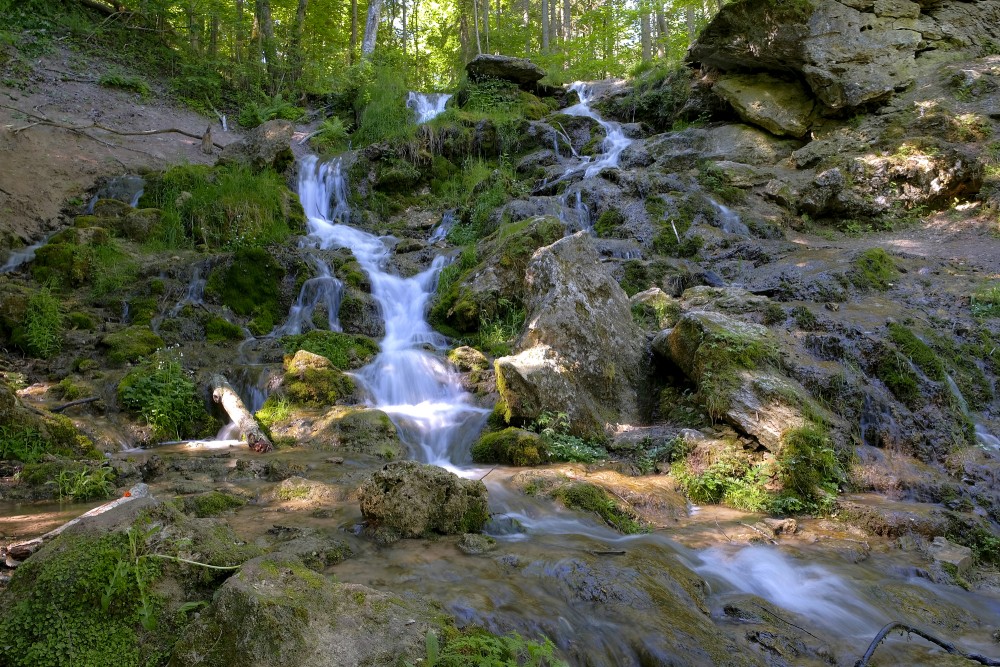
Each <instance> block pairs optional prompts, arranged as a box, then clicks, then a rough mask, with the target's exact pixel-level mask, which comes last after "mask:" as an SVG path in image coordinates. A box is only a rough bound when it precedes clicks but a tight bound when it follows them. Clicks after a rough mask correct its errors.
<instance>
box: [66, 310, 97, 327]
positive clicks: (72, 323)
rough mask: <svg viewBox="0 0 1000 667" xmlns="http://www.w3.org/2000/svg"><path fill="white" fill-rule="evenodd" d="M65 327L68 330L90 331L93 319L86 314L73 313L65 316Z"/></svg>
mask: <svg viewBox="0 0 1000 667" xmlns="http://www.w3.org/2000/svg"><path fill="white" fill-rule="evenodd" d="M66 326H67V327H69V328H70V329H75V330H83V331H90V330H91V329H93V328H94V318H92V317H91V316H90V315H88V314H87V313H81V312H80V311H74V312H72V313H70V314H69V315H67V316H66Z"/></svg>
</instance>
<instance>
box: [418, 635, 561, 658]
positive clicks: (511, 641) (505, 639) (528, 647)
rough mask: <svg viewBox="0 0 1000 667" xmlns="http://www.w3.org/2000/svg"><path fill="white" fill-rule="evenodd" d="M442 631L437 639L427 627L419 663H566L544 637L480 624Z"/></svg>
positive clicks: (553, 645)
mask: <svg viewBox="0 0 1000 667" xmlns="http://www.w3.org/2000/svg"><path fill="white" fill-rule="evenodd" d="M441 634H442V638H441V640H439V639H438V637H437V635H436V634H434V631H433V630H428V631H427V637H426V638H425V640H424V648H425V651H426V658H425V659H424V661H423V662H422V663H421V665H422V667H473V666H478V667H567V664H566V663H565V662H563V661H562V660H560V659H558V658H556V657H555V649H556V647H555V644H553V643H552V642H551V641H549V640H548V639H547V638H543V639H542V640H541V641H532V640H530V639H527V638H525V637H522V636H521V635H519V634H518V633H516V632H514V633H511V634H509V635H494V634H491V633H490V632H488V631H486V630H484V629H482V628H471V629H465V630H456V629H454V628H445V630H444V631H443V632H442V633H441ZM408 667H409V666H408Z"/></svg>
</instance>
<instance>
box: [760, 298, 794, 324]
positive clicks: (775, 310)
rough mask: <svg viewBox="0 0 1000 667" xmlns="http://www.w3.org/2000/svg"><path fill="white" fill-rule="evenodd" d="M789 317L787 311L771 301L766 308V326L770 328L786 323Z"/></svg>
mask: <svg viewBox="0 0 1000 667" xmlns="http://www.w3.org/2000/svg"><path fill="white" fill-rule="evenodd" d="M787 317H788V316H787V315H786V314H785V309H784V308H782V307H781V306H780V305H778V304H776V303H774V302H773V301H769V302H768V303H767V305H766V306H764V324H766V325H768V326H773V325H775V324H780V323H782V322H784V321H785V318H787Z"/></svg>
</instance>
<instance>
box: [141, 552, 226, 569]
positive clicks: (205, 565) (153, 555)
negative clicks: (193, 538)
mask: <svg viewBox="0 0 1000 667" xmlns="http://www.w3.org/2000/svg"><path fill="white" fill-rule="evenodd" d="M146 555H147V556H148V557H149V558H163V559H164V560H175V561H177V562H179V563H187V564H188V565H197V566H199V567H207V568H209V569H212V570H238V569H240V566H239V565H209V564H208V563H199V562H198V561H196V560H188V559H187V558H181V557H180V556H167V555H166V554H146Z"/></svg>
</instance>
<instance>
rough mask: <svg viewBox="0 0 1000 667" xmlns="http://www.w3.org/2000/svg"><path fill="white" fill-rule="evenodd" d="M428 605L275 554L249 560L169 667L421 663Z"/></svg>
mask: <svg viewBox="0 0 1000 667" xmlns="http://www.w3.org/2000/svg"><path fill="white" fill-rule="evenodd" d="M428 618H430V616H429V614H428V613H427V612H426V610H423V609H421V608H420V607H418V606H417V605H416V604H415V603H413V602H409V601H404V600H403V599H402V598H399V597H397V596H395V595H392V594H390V593H383V592H381V591H377V590H374V589H371V588H368V587H366V586H362V585H360V584H344V583H334V582H332V581H331V580H329V579H327V578H326V577H324V576H322V575H320V574H318V573H316V572H313V571H312V570H309V569H308V568H306V566H305V565H303V563H302V562H301V561H300V560H298V559H297V558H295V557H293V556H290V555H286V554H281V553H276V554H270V555H268V556H262V557H260V558H256V559H254V560H252V561H249V562H248V563H246V564H244V566H243V568H242V569H241V570H240V572H239V574H237V575H234V576H232V577H230V578H229V579H227V580H226V583H224V584H223V585H222V587H221V588H220V589H219V590H218V592H217V593H216V595H215V598H214V599H213V601H212V605H211V606H210V607H209V608H208V609H207V610H206V611H205V612H203V613H202V614H201V616H200V617H199V618H198V620H197V621H195V622H194V623H193V624H192V625H191V626H189V627H188V628H187V630H186V631H185V632H184V634H183V635H182V636H181V638H180V640H179V641H178V643H177V645H176V646H175V647H174V651H173V655H172V657H171V660H170V665H171V667H188V666H191V667H193V666H194V665H199V666H200V667H213V666H216V667H223V666H228V665H245V666H246V667H265V666H266V667H279V666H288V667H290V666H292V665H295V666H296V667H320V665H322V666H323V667H333V666H338V667H341V666H342V667H348V666H350V667H362V666H364V667H376V666H379V665H394V664H397V662H410V663H416V662H417V661H418V660H419V659H420V658H423V657H424V656H425V655H426V653H425V648H424V640H425V637H426V636H427V632H428V631H429V630H430V629H431V625H430V624H429V623H428V622H427V620H426V619H428Z"/></svg>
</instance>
